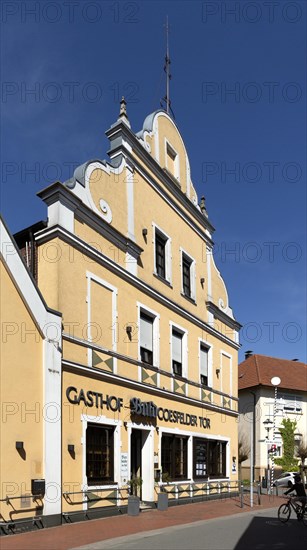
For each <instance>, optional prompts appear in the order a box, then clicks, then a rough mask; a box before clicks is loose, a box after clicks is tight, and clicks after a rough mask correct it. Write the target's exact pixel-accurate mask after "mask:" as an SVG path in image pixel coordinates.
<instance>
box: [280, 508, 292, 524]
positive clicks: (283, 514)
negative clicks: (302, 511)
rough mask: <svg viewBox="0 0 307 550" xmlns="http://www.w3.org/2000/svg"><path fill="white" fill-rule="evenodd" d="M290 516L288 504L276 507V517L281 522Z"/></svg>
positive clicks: (284, 521)
mask: <svg viewBox="0 0 307 550" xmlns="http://www.w3.org/2000/svg"><path fill="white" fill-rule="evenodd" d="M290 516H291V508H290V505H289V504H282V505H281V506H279V508H278V519H279V521H281V522H282V523H286V521H288V519H289V517H290Z"/></svg>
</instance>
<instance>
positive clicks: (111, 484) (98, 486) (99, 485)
mask: <svg viewBox="0 0 307 550" xmlns="http://www.w3.org/2000/svg"><path fill="white" fill-rule="evenodd" d="M87 486H88V487H90V488H91V489H97V490H98V489H112V488H114V487H118V481H106V482H105V483H103V482H101V483H91V482H88V483H87Z"/></svg>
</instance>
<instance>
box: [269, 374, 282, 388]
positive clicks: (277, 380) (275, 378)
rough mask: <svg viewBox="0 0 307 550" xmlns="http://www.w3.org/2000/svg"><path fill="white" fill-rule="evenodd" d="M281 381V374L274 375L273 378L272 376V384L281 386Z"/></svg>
mask: <svg viewBox="0 0 307 550" xmlns="http://www.w3.org/2000/svg"><path fill="white" fill-rule="evenodd" d="M280 382H281V379H280V378H279V376H273V378H271V384H272V386H279V384H280Z"/></svg>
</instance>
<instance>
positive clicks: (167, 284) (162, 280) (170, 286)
mask: <svg viewBox="0 0 307 550" xmlns="http://www.w3.org/2000/svg"><path fill="white" fill-rule="evenodd" d="M153 276H154V277H155V278H156V279H158V280H159V281H161V283H164V284H165V285H166V286H168V287H169V288H173V286H172V284H171V283H170V282H169V281H168V280H167V279H163V277H160V275H157V273H155V272H154V273H153Z"/></svg>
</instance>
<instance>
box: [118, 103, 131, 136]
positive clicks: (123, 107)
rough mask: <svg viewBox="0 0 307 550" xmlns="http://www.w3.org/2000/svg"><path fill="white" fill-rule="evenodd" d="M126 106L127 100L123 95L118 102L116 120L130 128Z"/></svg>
mask: <svg viewBox="0 0 307 550" xmlns="http://www.w3.org/2000/svg"><path fill="white" fill-rule="evenodd" d="M126 107H127V102H126V100H125V98H124V96H123V97H122V99H121V102H120V110H119V117H118V120H122V121H123V122H125V124H127V126H129V128H130V127H131V126H130V122H129V118H128V115H127V108H126Z"/></svg>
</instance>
